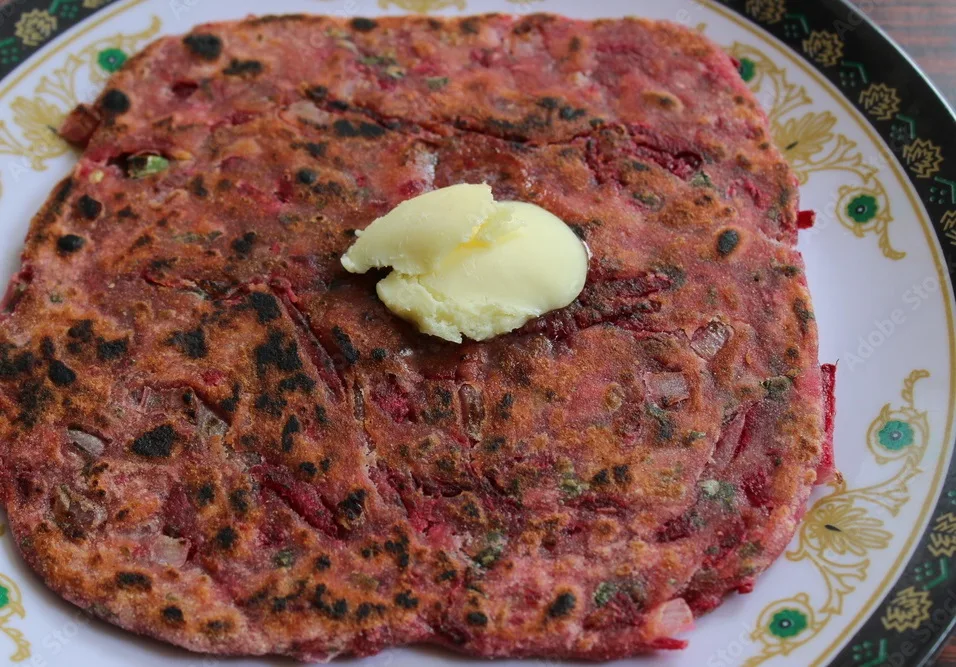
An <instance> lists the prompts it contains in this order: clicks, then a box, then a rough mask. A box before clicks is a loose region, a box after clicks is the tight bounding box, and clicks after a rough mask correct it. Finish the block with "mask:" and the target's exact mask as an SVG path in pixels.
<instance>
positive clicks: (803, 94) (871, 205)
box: [727, 42, 906, 260]
mask: <svg viewBox="0 0 956 667" xmlns="http://www.w3.org/2000/svg"><path fill="white" fill-rule="evenodd" d="M727 51H728V53H730V55H731V56H733V57H734V58H736V59H737V61H738V62H739V63H740V73H741V76H742V77H743V78H744V80H745V81H746V82H747V84H748V85H749V86H750V89H751V90H752V91H753V92H754V93H755V94H758V95H759V94H764V95H767V96H768V97H769V100H770V101H769V103H767V104H766V105H765V106H766V107H767V115H768V117H769V120H770V129H771V134H772V135H773V141H774V143H775V144H776V145H777V147H778V148H779V149H780V151H781V152H782V153H783V155H784V157H785V158H786V159H787V161H788V162H789V163H790V166H791V168H792V169H793V171H794V173H795V174H796V175H797V179H798V180H799V182H800V184H801V185H806V184H807V182H808V181H809V180H810V176H811V175H813V174H814V173H819V172H833V171H841V172H844V173H846V174H850V175H852V176H853V178H854V179H855V180H856V181H857V182H856V183H855V184H852V185H851V184H847V185H844V186H843V187H841V188H840V190H839V193H838V199H837V202H836V208H835V212H836V217H837V220H838V221H839V222H840V224H841V225H843V226H844V227H845V228H846V229H848V230H849V231H850V232H852V233H853V234H854V235H855V236H857V237H858V238H863V237H864V236H866V235H868V234H873V235H875V236H876V237H877V238H878V239H879V247H880V250H881V251H882V253H883V255H884V256H885V257H887V258H888V259H893V260H900V259H903V258H904V257H906V253H905V252H901V251H899V250H897V249H895V248H894V247H893V244H892V242H891V241H890V234H889V227H890V223H892V222H893V213H892V210H891V204H890V200H889V197H888V196H887V193H886V188H885V187H884V186H883V183H882V181H881V180H880V178H879V177H878V173H879V169H877V168H876V167H874V166H873V165H871V164H868V163H867V162H866V161H865V160H864V158H863V154H862V153H861V152H860V150H859V149H858V147H857V144H856V142H855V141H852V140H851V139H849V138H848V137H847V136H846V135H844V134H840V133H838V132H835V131H834V127H835V126H836V123H837V117H836V116H835V115H833V113H831V112H830V111H814V110H812V105H813V99H812V98H811V97H810V96H809V95H808V94H807V91H806V89H805V88H804V87H803V86H798V85H796V84H794V83H791V82H790V81H789V80H788V78H787V72H786V70H784V69H783V68H781V67H779V66H778V65H776V64H775V63H774V62H773V61H772V60H771V59H770V58H769V57H768V56H767V55H766V54H765V53H764V52H763V51H761V50H760V49H758V48H756V47H753V46H749V45H746V44H741V43H739V42H735V43H734V44H733V45H732V46H731V47H730V48H729V49H728V50H727Z"/></svg>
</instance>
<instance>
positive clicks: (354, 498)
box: [338, 489, 367, 521]
mask: <svg viewBox="0 0 956 667" xmlns="http://www.w3.org/2000/svg"><path fill="white" fill-rule="evenodd" d="M366 495H367V494H366V492H365V489H355V490H354V491H350V492H349V494H348V495H347V496H346V497H345V500H343V501H342V502H340V503H339V504H338V509H339V512H340V513H341V514H342V515H343V516H344V517H345V518H346V519H348V520H350V521H355V520H356V519H358V518H359V517H361V516H362V512H363V511H364V510H365V496H366Z"/></svg>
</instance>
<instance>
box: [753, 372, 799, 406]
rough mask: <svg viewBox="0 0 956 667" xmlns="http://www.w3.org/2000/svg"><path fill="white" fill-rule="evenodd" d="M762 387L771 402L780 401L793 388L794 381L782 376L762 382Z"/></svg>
mask: <svg viewBox="0 0 956 667" xmlns="http://www.w3.org/2000/svg"><path fill="white" fill-rule="evenodd" d="M760 385H761V386H762V387H763V388H764V390H765V391H766V392H767V398H769V399H770V400H771V401H779V400H781V399H782V398H783V397H784V396H785V395H786V394H787V392H788V391H789V390H790V387H791V386H793V380H791V379H790V378H788V377H787V376H786V375H780V376H778V377H772V378H769V379H766V380H764V381H763V382H761V383H760Z"/></svg>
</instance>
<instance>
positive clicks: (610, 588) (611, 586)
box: [594, 581, 621, 607]
mask: <svg viewBox="0 0 956 667" xmlns="http://www.w3.org/2000/svg"><path fill="white" fill-rule="evenodd" d="M619 590H621V588H620V586H618V585H617V584H615V583H613V582H610V581H602V582H601V583H600V584H598V586H597V588H595V589H594V604H595V605H597V606H598V607H603V606H604V605H606V604H607V603H608V602H610V601H611V598H613V597H614V596H615V595H617V592H618V591H619Z"/></svg>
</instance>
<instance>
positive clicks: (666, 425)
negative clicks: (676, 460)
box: [647, 403, 674, 440]
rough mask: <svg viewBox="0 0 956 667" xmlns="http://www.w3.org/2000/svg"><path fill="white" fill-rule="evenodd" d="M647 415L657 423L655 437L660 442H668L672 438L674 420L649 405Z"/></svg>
mask: <svg viewBox="0 0 956 667" xmlns="http://www.w3.org/2000/svg"><path fill="white" fill-rule="evenodd" d="M647 413H648V414H649V415H650V416H651V417H653V418H654V420H655V421H656V422H657V437H658V438H659V439H660V440H670V439H671V438H673V437H674V420H673V419H671V416H670V415H669V414H667V413H666V412H665V411H664V410H662V409H661V408H659V407H658V406H656V405H654V404H653V403H649V404H648V405H647Z"/></svg>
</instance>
